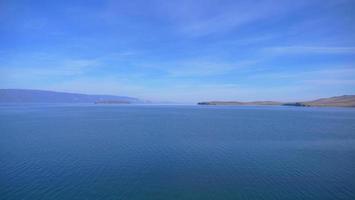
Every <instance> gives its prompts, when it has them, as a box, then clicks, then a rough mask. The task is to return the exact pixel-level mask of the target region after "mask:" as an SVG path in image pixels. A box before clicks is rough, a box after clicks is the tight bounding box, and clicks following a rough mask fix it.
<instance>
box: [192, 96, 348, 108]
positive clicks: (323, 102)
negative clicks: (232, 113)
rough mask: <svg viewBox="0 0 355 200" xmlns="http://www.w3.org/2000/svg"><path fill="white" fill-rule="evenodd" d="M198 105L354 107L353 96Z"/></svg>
mask: <svg viewBox="0 0 355 200" xmlns="http://www.w3.org/2000/svg"><path fill="white" fill-rule="evenodd" d="M198 105H236V106H238V105H284V106H327V107H328V106H329V107H355V95H343V96H336V97H330V98H321V99H316V100H313V101H302V102H277V101H251V102H240V101H206V102H199V103H198Z"/></svg>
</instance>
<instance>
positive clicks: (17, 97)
mask: <svg viewBox="0 0 355 200" xmlns="http://www.w3.org/2000/svg"><path fill="white" fill-rule="evenodd" d="M0 103H100V104H106V103H108V104H129V103H144V101H143V100H140V99H137V98H133V97H126V96H114V95H88V94H77V93H67V92H54V91H45V90H26V89H0Z"/></svg>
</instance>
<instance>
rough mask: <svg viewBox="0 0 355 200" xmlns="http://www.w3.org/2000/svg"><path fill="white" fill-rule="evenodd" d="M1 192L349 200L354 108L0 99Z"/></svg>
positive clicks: (354, 183) (353, 186) (354, 176)
mask: <svg viewBox="0 0 355 200" xmlns="http://www.w3.org/2000/svg"><path fill="white" fill-rule="evenodd" d="M0 199H6V200H12V199H13V200H17V199H46V200H52V199H53V200H54V199H58V200H59V199H78V200H81V199H85V200H86V199H110V200H111V199H112V200H113V199H154V200H156V199H162V200H168V199H204V200H205V199H224V200H228V199H233V200H235V199H248V200H252V199H270V200H271V199H272V200H274V199H280V200H281V199H282V200H287V199H319V200H324V199H344V200H353V199H355V109H346V108H308V107H307V108H301V107H282V106H275V107H262V106H259V107H258V106H256V107H252V106H246V107H238V106H237V107H223V106H221V107H218V106H217V107H216V106H173V105H171V106H163V105H161V106H157V105H156V106H148V105H147V106H144V105H85V104H78V105H75V104H71V105H70V104H68V105H65V104H57V105H56V104H54V105H50V104H47V105H46V104H41V105H36V104H34V105H10V104H9V105H1V106H0Z"/></svg>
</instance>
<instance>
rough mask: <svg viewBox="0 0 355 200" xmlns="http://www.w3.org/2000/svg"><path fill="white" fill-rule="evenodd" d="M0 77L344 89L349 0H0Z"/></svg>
mask: <svg viewBox="0 0 355 200" xmlns="http://www.w3.org/2000/svg"><path fill="white" fill-rule="evenodd" d="M0 88H27V89H46V90H57V91H68V92H81V93H90V94H115V95H126V96H134V97H139V98H143V99H149V100H153V101H175V102H196V101H204V100H283V101H288V100H307V99H312V98H317V97H327V96H334V95H342V94H354V93H355V1H353V0H332V1H329V0H299V1H294V0H292V1H291V0H280V1H275V0H273V1H271V0H258V1H252V0H251V1H237V0H232V1H222V0H216V1H208V0H201V1H193V0H190V1H185V0H179V1H156V0H151V1H134V0H131V1H103V0H97V1H90V0H85V1H71V0H61V1H50V0H47V1H40V0H36V1H29V0H28V1H26V0H23V1H18V0H0Z"/></svg>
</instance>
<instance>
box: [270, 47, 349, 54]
mask: <svg viewBox="0 0 355 200" xmlns="http://www.w3.org/2000/svg"><path fill="white" fill-rule="evenodd" d="M264 52H266V53H271V54H355V47H328V46H278V47H268V48H265V49H264Z"/></svg>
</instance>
